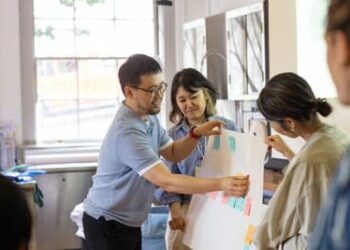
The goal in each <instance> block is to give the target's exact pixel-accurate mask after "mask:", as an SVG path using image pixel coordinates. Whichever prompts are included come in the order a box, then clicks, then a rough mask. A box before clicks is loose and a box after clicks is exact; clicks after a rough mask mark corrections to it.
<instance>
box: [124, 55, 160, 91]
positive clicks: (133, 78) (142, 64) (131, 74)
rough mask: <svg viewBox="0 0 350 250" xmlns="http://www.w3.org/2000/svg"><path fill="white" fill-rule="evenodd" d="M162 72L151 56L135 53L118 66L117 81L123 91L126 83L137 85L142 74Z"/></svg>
mask: <svg viewBox="0 0 350 250" xmlns="http://www.w3.org/2000/svg"><path fill="white" fill-rule="evenodd" d="M160 72H162V69H161V67H160V65H159V63H158V62H157V61H156V60H155V59H154V58H152V57H150V56H147V55H143V54H136V55H132V56H130V57H129V58H128V59H127V61H126V62H125V63H124V64H123V65H122V66H121V67H120V69H119V72H118V77H119V82H120V85H121V87H122V89H123V91H124V87H125V86H126V85H131V86H135V87H137V86H138V85H139V84H140V77H141V76H142V75H148V74H157V73H160Z"/></svg>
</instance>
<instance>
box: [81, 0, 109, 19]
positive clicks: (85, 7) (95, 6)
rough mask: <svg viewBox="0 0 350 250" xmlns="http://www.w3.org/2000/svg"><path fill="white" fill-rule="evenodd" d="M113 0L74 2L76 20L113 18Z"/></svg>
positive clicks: (82, 0)
mask: <svg viewBox="0 0 350 250" xmlns="http://www.w3.org/2000/svg"><path fill="white" fill-rule="evenodd" d="M113 8H114V5H113V0H92V1H91V0H90V1H87V0H75V9H76V12H75V17H76V18H113V17H114V13H113Z"/></svg>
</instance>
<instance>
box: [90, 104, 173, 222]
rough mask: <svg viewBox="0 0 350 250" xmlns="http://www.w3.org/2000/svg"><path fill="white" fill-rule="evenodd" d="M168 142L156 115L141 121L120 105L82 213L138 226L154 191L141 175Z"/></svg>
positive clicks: (152, 164) (167, 137) (106, 138)
mask: <svg viewBox="0 0 350 250" xmlns="http://www.w3.org/2000/svg"><path fill="white" fill-rule="evenodd" d="M171 143H172V139H171V138H170V137H169V136H168V134H167V133H166V130H165V129H164V128H162V127H161V125H160V123H159V121H158V118H157V117H156V116H154V115H150V116H148V119H147V121H144V120H143V119H141V117H139V116H138V115H137V114H136V113H135V112H134V111H133V110H131V109H130V108H129V107H128V106H126V105H125V104H124V103H123V104H122V105H121V107H120V108H119V110H118V112H117V114H116V116H115V118H114V120H113V122H112V124H111V126H110V128H109V130H108V132H107V134H106V136H105V138H104V140H103V143H102V147H101V150H100V155H99V163H98V167H97V172H96V174H95V175H94V176H93V185H92V187H91V188H90V190H89V192H88V195H87V197H86V199H85V201H84V209H85V211H86V213H88V214H89V215H90V216H92V217H94V218H96V219H98V218H99V217H100V216H104V217H105V218H106V219H107V220H116V221H118V222H120V223H122V224H124V225H127V226H130V227H139V226H141V224H142V223H143V221H144V220H145V219H146V217H147V214H148V212H149V209H150V206H151V202H152V200H153V192H154V188H155V186H154V185H153V184H152V183H151V182H149V181H147V180H146V179H145V178H144V177H143V176H142V175H143V174H144V173H145V172H146V171H147V170H149V169H150V168H152V167H154V166H155V165H157V164H158V163H159V162H160V159H159V151H160V150H162V149H164V148H166V147H167V146H169V145H171Z"/></svg>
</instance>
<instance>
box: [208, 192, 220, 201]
mask: <svg viewBox="0 0 350 250" xmlns="http://www.w3.org/2000/svg"><path fill="white" fill-rule="evenodd" d="M217 195H218V192H210V193H209V197H210V198H211V199H213V200H215V199H216V196H217Z"/></svg>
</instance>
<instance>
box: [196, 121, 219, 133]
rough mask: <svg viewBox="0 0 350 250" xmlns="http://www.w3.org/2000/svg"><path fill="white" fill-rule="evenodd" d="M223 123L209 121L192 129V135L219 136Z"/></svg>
mask: <svg viewBox="0 0 350 250" xmlns="http://www.w3.org/2000/svg"><path fill="white" fill-rule="evenodd" d="M223 124H224V122H223V121H219V120H211V121H207V122H205V123H203V124H201V125H200V126H197V127H196V128H195V129H194V131H193V132H194V134H195V135H198V136H209V135H220V134H221V126H222V125H223Z"/></svg>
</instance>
